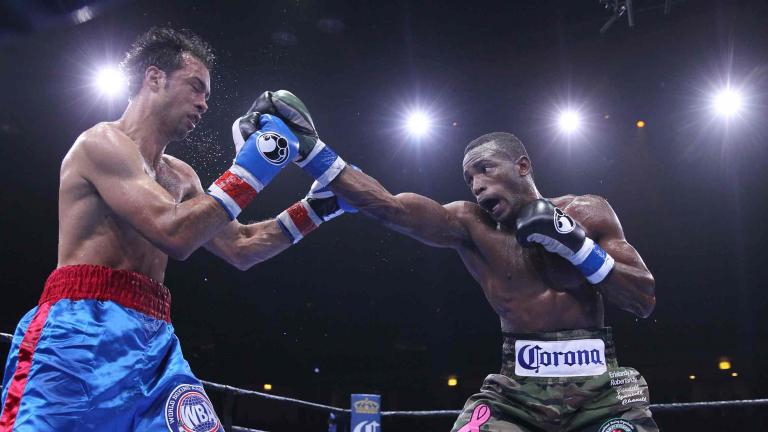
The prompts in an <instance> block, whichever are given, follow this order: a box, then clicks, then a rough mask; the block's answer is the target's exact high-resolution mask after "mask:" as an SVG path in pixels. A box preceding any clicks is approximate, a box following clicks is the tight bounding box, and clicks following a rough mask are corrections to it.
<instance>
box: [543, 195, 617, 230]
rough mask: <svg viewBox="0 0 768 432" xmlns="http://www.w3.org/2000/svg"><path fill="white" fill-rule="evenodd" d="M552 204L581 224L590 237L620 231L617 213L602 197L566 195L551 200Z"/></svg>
mask: <svg viewBox="0 0 768 432" xmlns="http://www.w3.org/2000/svg"><path fill="white" fill-rule="evenodd" d="M550 201H552V203H553V204H554V205H555V206H557V207H559V208H561V209H562V210H563V211H564V212H565V213H566V214H567V215H568V216H570V217H572V218H573V219H574V220H576V221H577V222H579V223H580V224H581V225H582V226H583V227H584V229H585V230H586V231H587V234H588V235H590V236H600V234H604V233H606V232H612V231H613V230H614V229H615V228H619V229H620V224H619V220H618V218H617V217H616V213H615V212H614V211H613V208H612V207H611V205H610V204H609V203H608V200H606V199H605V198H603V197H601V196H600V195H592V194H589V195H565V196H562V197H557V198H551V199H550Z"/></svg>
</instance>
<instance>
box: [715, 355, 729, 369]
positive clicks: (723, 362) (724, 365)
mask: <svg viewBox="0 0 768 432" xmlns="http://www.w3.org/2000/svg"><path fill="white" fill-rule="evenodd" d="M717 367H718V369H720V370H729V369H731V359H729V358H728V357H720V360H718V362H717Z"/></svg>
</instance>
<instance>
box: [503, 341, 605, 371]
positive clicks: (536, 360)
mask: <svg viewBox="0 0 768 432" xmlns="http://www.w3.org/2000/svg"><path fill="white" fill-rule="evenodd" d="M606 370H607V367H606V364H605V342H603V340H602V339H577V340H565V341H535V340H517V341H515V375H518V376H538V377H571V376H592V375H601V374H603V373H605V372H606Z"/></svg>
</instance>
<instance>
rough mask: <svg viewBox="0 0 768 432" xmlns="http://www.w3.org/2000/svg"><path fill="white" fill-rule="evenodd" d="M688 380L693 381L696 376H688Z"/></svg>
mask: <svg viewBox="0 0 768 432" xmlns="http://www.w3.org/2000/svg"><path fill="white" fill-rule="evenodd" d="M688 379H689V380H691V381H693V380H695V379H696V375H688Z"/></svg>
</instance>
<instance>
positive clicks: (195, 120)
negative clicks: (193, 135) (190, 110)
mask: <svg viewBox="0 0 768 432" xmlns="http://www.w3.org/2000/svg"><path fill="white" fill-rule="evenodd" d="M187 118H188V119H189V121H190V122H192V127H195V126H197V123H198V122H200V117H199V116H196V115H189V116H187Z"/></svg>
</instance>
